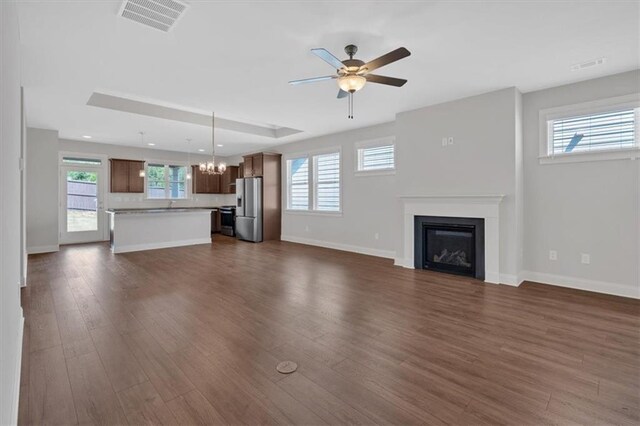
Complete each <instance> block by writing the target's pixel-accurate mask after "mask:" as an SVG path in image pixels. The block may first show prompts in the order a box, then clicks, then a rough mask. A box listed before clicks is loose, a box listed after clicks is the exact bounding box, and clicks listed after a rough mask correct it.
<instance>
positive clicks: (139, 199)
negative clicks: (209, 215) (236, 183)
mask: <svg viewBox="0 0 640 426" xmlns="http://www.w3.org/2000/svg"><path fill="white" fill-rule="evenodd" d="M105 201H106V203H105V204H106V206H105V207H106V208H110V209H126V208H146V207H149V208H153V207H168V206H169V204H170V200H149V199H146V198H145V196H144V194H128V193H108V194H107V197H106V199H105ZM174 201H175V202H174V203H173V207H217V206H228V205H235V202H236V196H235V194H192V195H191V196H190V198H187V199H184V200H174Z"/></svg>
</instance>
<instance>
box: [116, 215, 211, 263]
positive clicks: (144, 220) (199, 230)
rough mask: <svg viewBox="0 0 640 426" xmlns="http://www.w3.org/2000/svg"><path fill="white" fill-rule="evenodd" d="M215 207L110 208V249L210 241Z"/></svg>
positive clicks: (187, 244)
mask: <svg viewBox="0 0 640 426" xmlns="http://www.w3.org/2000/svg"><path fill="white" fill-rule="evenodd" d="M213 211H216V208H212V207H208V208H203V207H185V208H182V207H181V208H177V207H176V208H148V209H144V208H142V209H109V210H107V214H108V215H109V235H110V238H109V239H110V242H111V251H112V252H113V253H126V252H131V251H141V250H152V249H159V248H167V247H179V246H190V245H194V244H211V212H213Z"/></svg>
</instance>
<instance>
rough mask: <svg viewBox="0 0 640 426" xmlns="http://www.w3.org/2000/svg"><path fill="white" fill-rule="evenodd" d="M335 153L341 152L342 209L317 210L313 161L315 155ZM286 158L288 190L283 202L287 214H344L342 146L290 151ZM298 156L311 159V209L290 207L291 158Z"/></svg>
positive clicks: (285, 178) (285, 183)
mask: <svg viewBox="0 0 640 426" xmlns="http://www.w3.org/2000/svg"><path fill="white" fill-rule="evenodd" d="M334 153H338V154H340V191H339V197H340V210H336V211H327V210H316V209H315V204H316V201H315V200H316V195H315V192H316V188H315V176H316V173H315V170H314V169H315V162H314V161H313V157H315V156H316V155H322V154H334ZM283 158H284V160H285V161H284V164H285V166H284V167H285V173H283V175H284V176H283V178H284V182H283V184H284V186H285V188H286V191H283V192H284V194H285V197H283V198H284V200H283V202H284V206H283V210H284V213H285V214H290V215H307V216H331V217H339V216H342V203H343V199H344V198H343V197H342V191H343V187H344V161H343V155H342V147H341V146H333V147H328V148H321V149H315V150H310V151H300V152H295V153H289V154H285V155H284V156H283ZM296 158H308V159H309V210H298V209H290V208H289V160H293V159H296Z"/></svg>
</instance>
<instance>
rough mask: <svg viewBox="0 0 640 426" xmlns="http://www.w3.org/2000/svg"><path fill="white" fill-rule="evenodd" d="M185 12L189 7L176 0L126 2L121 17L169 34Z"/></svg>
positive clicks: (134, 0)
mask: <svg viewBox="0 0 640 426" xmlns="http://www.w3.org/2000/svg"><path fill="white" fill-rule="evenodd" d="M185 10H187V5H186V4H185V3H182V2H180V1H176V0H124V2H123V3H122V7H121V8H120V16H122V17H123V18H127V19H131V20H132V21H136V22H138V23H140V24H142V25H146V26H148V27H152V28H155V29H157V30H160V31H164V32H169V31H170V30H171V29H172V28H173V27H174V26H175V24H176V22H177V21H178V19H180V18H181V17H182V15H183V13H184V12H185Z"/></svg>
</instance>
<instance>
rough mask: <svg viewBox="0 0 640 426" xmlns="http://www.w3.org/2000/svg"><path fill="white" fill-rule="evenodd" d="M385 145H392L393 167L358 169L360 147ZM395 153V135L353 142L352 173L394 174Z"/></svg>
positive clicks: (368, 174) (371, 174)
mask: <svg viewBox="0 0 640 426" xmlns="http://www.w3.org/2000/svg"><path fill="white" fill-rule="evenodd" d="M387 145H393V168H387V169H377V170H359V169H358V167H359V163H360V161H359V160H360V158H359V157H360V153H359V150H360V149H362V148H376V147H379V146H387ZM397 158H398V157H397V155H396V138H395V136H387V137H384V138H377V139H369V140H365V141H360V142H356V143H355V150H354V155H353V159H354V163H353V171H354V172H353V173H354V175H355V176H385V175H387V176H388V175H395V174H396V160H397Z"/></svg>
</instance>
